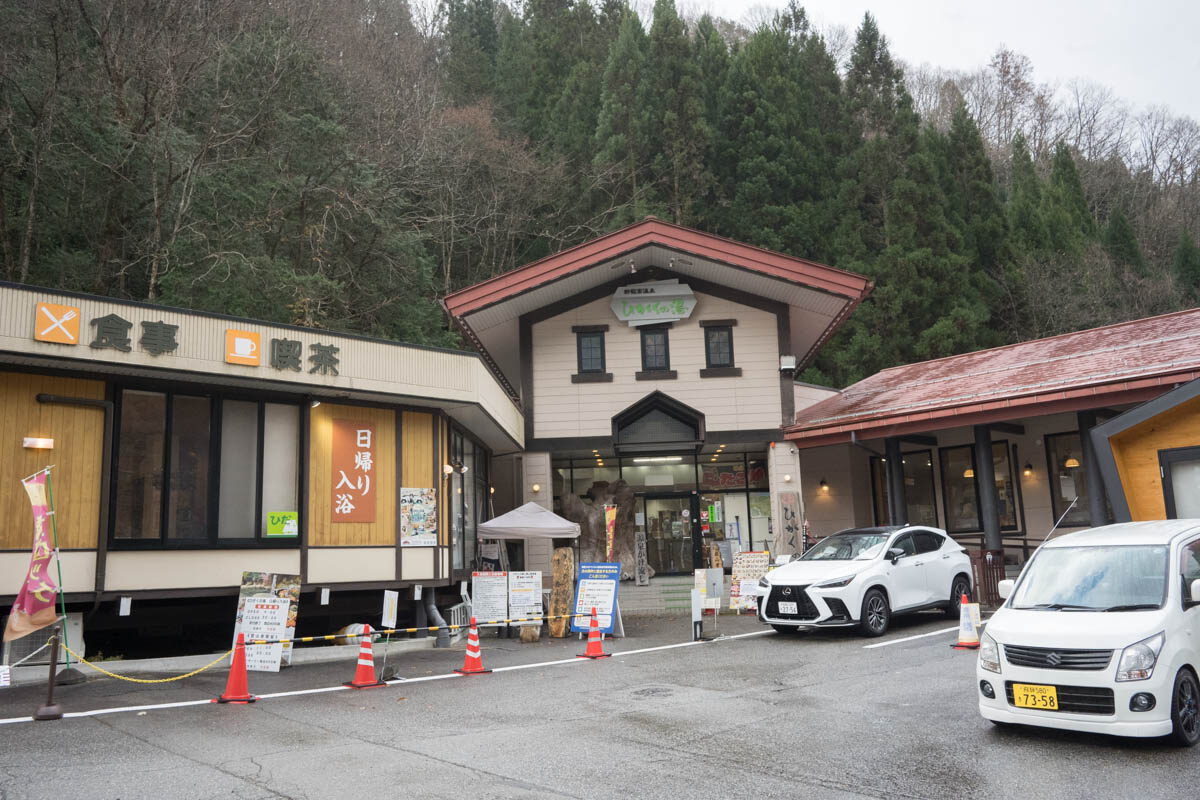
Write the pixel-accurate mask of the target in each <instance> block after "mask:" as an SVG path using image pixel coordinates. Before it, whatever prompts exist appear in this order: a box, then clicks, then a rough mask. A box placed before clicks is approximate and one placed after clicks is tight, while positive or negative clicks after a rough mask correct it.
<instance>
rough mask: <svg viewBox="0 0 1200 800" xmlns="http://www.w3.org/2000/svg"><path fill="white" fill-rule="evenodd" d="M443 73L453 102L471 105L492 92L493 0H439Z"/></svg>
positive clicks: (495, 39) (495, 30)
mask: <svg viewBox="0 0 1200 800" xmlns="http://www.w3.org/2000/svg"><path fill="white" fill-rule="evenodd" d="M440 12H441V15H442V17H443V19H444V27H443V52H442V56H441V57H442V70H443V74H444V75H445V76H446V84H447V90H448V91H449V93H450V96H451V98H452V99H453V101H454V102H455V103H460V104H465V103H472V102H475V101H476V100H478V99H480V98H484V97H488V96H490V95H491V94H492V93H493V91H494V90H495V86H494V78H495V72H496V53H497V51H498V50H499V47H500V32H499V29H498V28H497V26H496V18H497V14H498V8H497V5H496V0H442V3H441V8H440Z"/></svg>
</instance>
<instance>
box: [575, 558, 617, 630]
mask: <svg viewBox="0 0 1200 800" xmlns="http://www.w3.org/2000/svg"><path fill="white" fill-rule="evenodd" d="M619 580H621V564H620V563H619V562H612V563H583V564H580V565H579V580H578V582H577V583H576V584H575V616H574V617H572V618H571V630H572V631H577V632H580V633H587V631H588V630H589V629H590V628H591V619H592V609H593V608H595V609H596V622H597V623H598V625H599V626H600V632H601V633H612V632H613V610H614V609H615V608H616V605H617V581H619Z"/></svg>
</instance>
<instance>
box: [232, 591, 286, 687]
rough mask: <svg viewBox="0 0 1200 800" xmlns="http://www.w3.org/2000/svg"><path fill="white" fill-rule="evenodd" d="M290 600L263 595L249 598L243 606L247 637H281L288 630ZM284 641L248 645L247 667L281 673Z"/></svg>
mask: <svg viewBox="0 0 1200 800" xmlns="http://www.w3.org/2000/svg"><path fill="white" fill-rule="evenodd" d="M289 606H290V601H288V600H287V599H285V598H280V597H272V596H271V595H263V596H261V597H247V598H246V603H245V605H244V606H243V607H242V633H244V634H246V640H247V641H251V640H254V639H282V638H284V632H285V631H286V630H287V618H288V608H289ZM282 658H283V642H276V643H275V644H255V645H246V669H247V670H249V671H251V672H279V662H280V660H281V659H282Z"/></svg>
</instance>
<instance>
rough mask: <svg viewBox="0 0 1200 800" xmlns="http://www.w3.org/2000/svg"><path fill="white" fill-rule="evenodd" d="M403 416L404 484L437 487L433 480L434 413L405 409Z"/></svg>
mask: <svg viewBox="0 0 1200 800" xmlns="http://www.w3.org/2000/svg"><path fill="white" fill-rule="evenodd" d="M402 418H403V425H404V433H403V435H402V436H401V437H400V447H401V450H402V452H401V460H402V473H403V476H404V477H403V480H402V484H403V485H404V486H407V487H410V488H421V487H429V488H437V486H436V485H435V484H434V482H433V480H434V478H433V415H432V414H423V413H421V412H419V411H405V412H404V413H403V415H402Z"/></svg>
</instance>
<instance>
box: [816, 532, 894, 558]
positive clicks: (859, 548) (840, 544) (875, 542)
mask: <svg viewBox="0 0 1200 800" xmlns="http://www.w3.org/2000/svg"><path fill="white" fill-rule="evenodd" d="M890 535H891V534H888V533H836V534H834V535H833V536H830V537H828V538H826V539H822V540H821V541H819V542H817V543H816V544H815V545H813V546H812V547H811V548H809V550H808V552H806V553H805V554H804V555H803V556H801V557H800V558H801V560H803V561H853V560H855V559H868V558H874V557H875V556H877V555H879V553H880V552H882V551H883V545H884V543H885V542H887V540H888V536H890Z"/></svg>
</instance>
